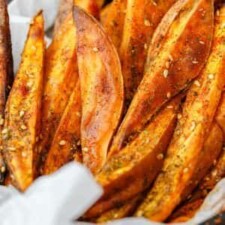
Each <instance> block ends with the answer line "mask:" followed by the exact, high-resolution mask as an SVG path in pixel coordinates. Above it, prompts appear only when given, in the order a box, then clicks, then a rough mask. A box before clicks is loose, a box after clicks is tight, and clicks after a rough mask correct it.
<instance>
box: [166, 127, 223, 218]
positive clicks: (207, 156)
mask: <svg viewBox="0 0 225 225" xmlns="http://www.w3.org/2000/svg"><path fill="white" fill-rule="evenodd" d="M222 145H223V132H222V130H221V129H220V127H219V126H218V125H217V124H216V123H214V124H213V127H212V129H211V131H210V134H209V137H208V138H207V139H206V142H205V144H204V148H203V151H202V152H201V153H200V157H201V158H200V162H201V163H199V165H198V169H197V174H195V175H194V176H193V177H192V179H191V182H190V185H189V186H188V187H187V188H186V189H187V190H190V189H193V186H195V184H196V183H199V180H200V179H202V178H203V177H204V176H205V175H206V174H205V172H207V171H208V169H210V167H211V166H212V162H215V161H216V160H217V158H218V156H219V154H220V153H221V149H222ZM224 169H225V168H224ZM214 175H215V174H214ZM212 180H214V181H213V183H214V185H215V179H212ZM202 185H205V184H204V183H202ZM204 189H205V188H204ZM210 189H211V188H210ZM211 190H212V189H211ZM207 193H208V192H207V189H206V190H204V191H203V189H202V188H200V189H199V188H198V189H197V191H196V192H194V194H193V197H192V198H191V199H190V200H189V201H188V202H186V204H184V205H183V206H182V207H180V208H178V210H176V211H175V213H174V214H173V215H172V216H171V219H170V221H171V220H172V221H173V222H175V221H176V222H178V221H180V222H181V221H183V222H184V221H186V220H187V219H190V218H191V217H192V216H193V215H194V214H195V213H196V211H197V209H198V208H199V207H200V206H201V203H202V202H203V200H204V197H205V196H206V194H207ZM184 196H187V194H184Z"/></svg>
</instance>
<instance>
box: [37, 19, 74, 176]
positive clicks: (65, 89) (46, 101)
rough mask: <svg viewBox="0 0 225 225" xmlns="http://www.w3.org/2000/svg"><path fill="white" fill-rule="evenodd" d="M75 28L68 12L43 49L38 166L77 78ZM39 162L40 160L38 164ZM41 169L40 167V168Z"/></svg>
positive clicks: (44, 155)
mask: <svg viewBox="0 0 225 225" xmlns="http://www.w3.org/2000/svg"><path fill="white" fill-rule="evenodd" d="M76 63H77V58H76V31H75V26H74V23H73V19H72V15H71V16H69V17H68V19H67V20H65V22H64V23H63V25H62V26H61V27H60V31H59V32H57V33H56V35H55V36H54V39H53V41H52V43H51V45H50V46H49V48H48V49H47V51H46V58H45V86H44V95H43V100H42V107H43V108H42V124H43V125H44V126H43V127H42V130H41V136H40V141H39V145H38V149H37V154H38V155H39V156H40V157H41V158H40V160H37V162H36V164H37V167H39V166H40V165H41V164H42V163H41V162H40V161H45V157H46V154H47V153H48V150H49V148H50V145H51V143H52V140H53V138H54V135H55V132H56V129H57V127H58V125H59V122H60V119H61V117H62V115H63V112H64V110H65V108H66V106H67V103H68V100H69V97H70V95H71V93H72V91H73V90H74V88H75V84H76V82H77V80H78V75H77V73H76ZM42 165H43V164H42ZM41 172H42V168H41Z"/></svg>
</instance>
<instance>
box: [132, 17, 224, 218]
mask: <svg viewBox="0 0 225 225" xmlns="http://www.w3.org/2000/svg"><path fill="white" fill-rule="evenodd" d="M224 19H225V17H224V16H222V15H221V16H218V17H217V20H216V28H215V35H214V43H213V49H212V53H211V55H210V57H209V59H208V62H207V65H206V67H205V68H204V70H203V72H202V75H201V77H200V78H199V79H198V80H196V81H195V82H194V83H193V86H192V87H191V89H190V90H189V93H188V96H187V100H186V102H185V105H184V108H183V113H182V118H181V119H180V120H179V123H178V125H177V128H176V131H175V134H174V136H173V139H172V142H171V144H170V147H169V149H168V155H167V157H166V160H165V163H164V166H163V169H162V173H160V175H159V176H158V178H157V180H156V182H155V184H154V186H153V188H152V190H151V191H150V193H149V195H148V196H147V198H146V200H145V201H144V202H143V203H142V205H141V206H140V207H139V209H138V210H137V212H136V215H137V216H145V217H147V218H149V219H151V220H154V221H164V220H165V219H167V218H168V216H170V214H171V213H172V211H173V210H174V208H175V207H176V206H177V205H178V204H180V202H181V201H182V200H184V199H185V198H186V197H187V195H188V194H190V193H191V191H192V189H193V188H194V184H193V186H192V185H190V182H191V181H192V178H195V177H196V174H198V172H199V171H198V167H199V164H200V163H201V164H202V161H201V160H202V157H201V156H202V154H201V150H202V149H203V144H204V140H205V139H206V137H207V136H208V134H209V131H210V127H211V124H212V121H213V118H214V116H215V113H216V109H217V107H218V105H219V100H220V97H221V94H222V89H223V86H224V83H225V78H224V72H225V71H224V66H223V65H224V62H225V61H224V60H225V54H224V52H225V29H224V27H223V26H222V24H223V23H224ZM205 154H206V153H205ZM207 154H208V153H207ZM206 162H207V160H206ZM208 163H209V162H208ZM210 163H211V164H212V163H213V162H210ZM208 166H209V165H205V167H206V168H208ZM201 167H202V169H204V168H203V167H204V165H203V164H202V165H201ZM201 173H203V171H202V172H201ZM196 185H197V184H196ZM190 186H191V188H190Z"/></svg>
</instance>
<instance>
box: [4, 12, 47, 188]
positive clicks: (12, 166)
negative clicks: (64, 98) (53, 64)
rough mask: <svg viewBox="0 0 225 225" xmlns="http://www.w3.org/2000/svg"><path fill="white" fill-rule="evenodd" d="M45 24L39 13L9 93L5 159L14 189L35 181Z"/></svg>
mask: <svg viewBox="0 0 225 225" xmlns="http://www.w3.org/2000/svg"><path fill="white" fill-rule="evenodd" d="M44 51H45V45H44V24H43V16H42V13H39V14H38V15H37V16H36V17H35V18H34V20H33V24H32V25H31V26H30V30H29V33H28V38H27V41H26V44H25V48H24V52H23V55H22V62H21V65H20V68H19V71H18V73H17V75H16V79H15V82H14V84H13V87H12V90H11V92H10V95H9V98H8V101H7V105H6V114H5V123H4V129H3V131H2V137H3V148H4V157H5V160H6V163H7V167H8V168H9V170H10V174H11V177H13V183H14V185H15V186H16V187H17V188H18V189H20V190H22V191H23V190H25V189H26V188H27V187H28V186H29V185H30V184H31V182H32V181H33V178H34V174H35V168H34V165H33V160H35V158H34V149H35V145H36V138H37V136H38V135H39V131H40V118H41V117H40V113H41V108H40V106H41V98H42V87H43V85H42V83H43V68H44V66H43V64H44Z"/></svg>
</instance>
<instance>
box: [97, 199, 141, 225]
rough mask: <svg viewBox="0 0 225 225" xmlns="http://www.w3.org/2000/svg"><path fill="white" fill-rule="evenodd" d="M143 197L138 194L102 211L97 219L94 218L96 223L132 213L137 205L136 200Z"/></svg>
mask: <svg viewBox="0 0 225 225" xmlns="http://www.w3.org/2000/svg"><path fill="white" fill-rule="evenodd" d="M142 198H143V196H142V195H138V196H137V197H134V198H132V199H131V200H128V201H127V202H125V203H123V204H122V205H119V206H117V207H116V208H114V209H111V210H109V211H107V212H105V213H103V214H102V215H101V216H100V217H99V218H98V219H95V220H94V222H96V223H104V222H108V221H111V220H116V219H121V218H124V217H127V216H129V215H130V214H132V213H133V212H134V210H135V208H136V207H137V204H138V202H139V201H140V200H141V199H142Z"/></svg>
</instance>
